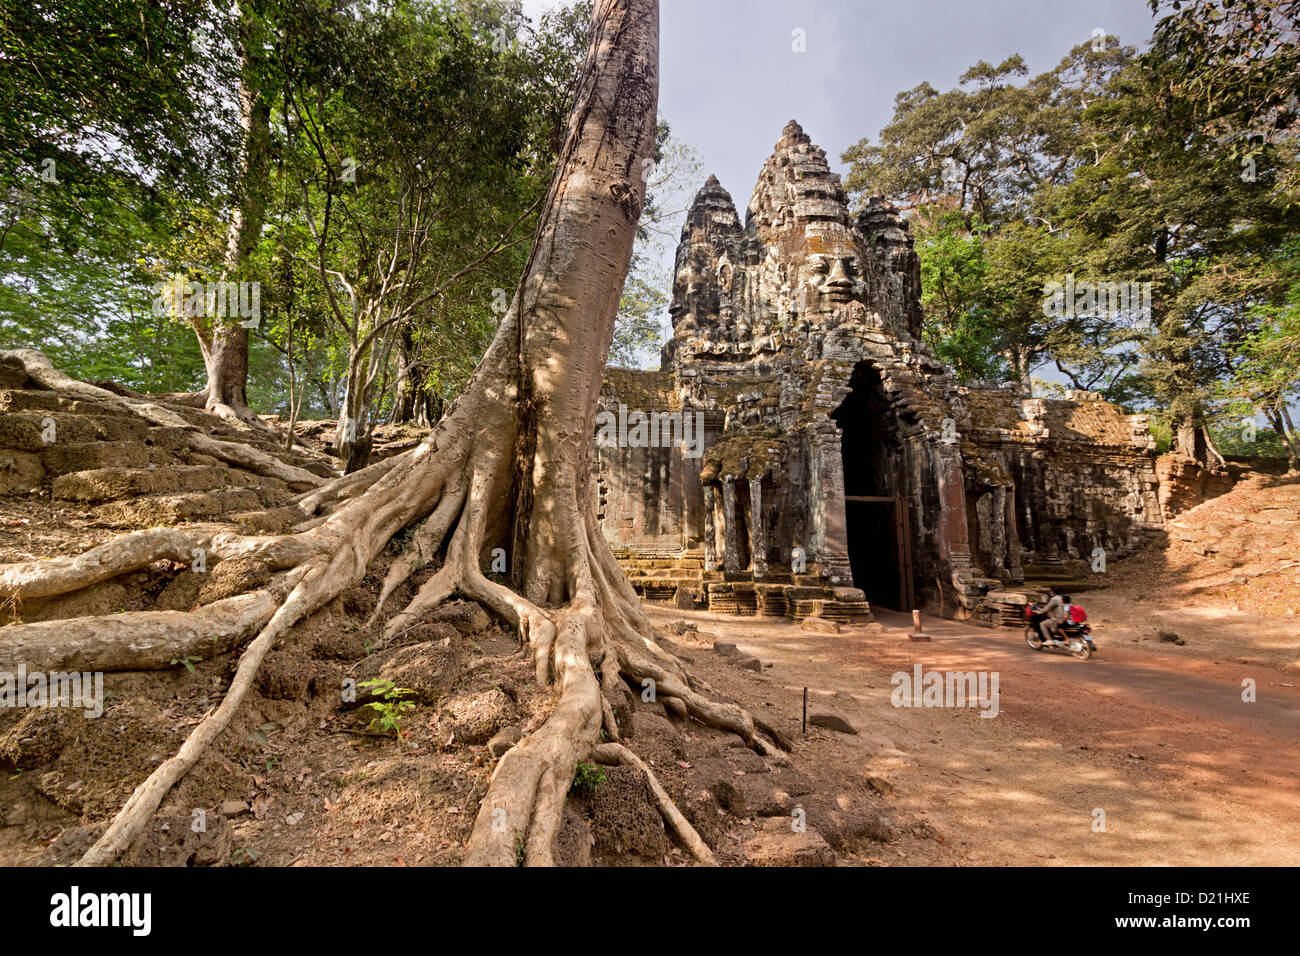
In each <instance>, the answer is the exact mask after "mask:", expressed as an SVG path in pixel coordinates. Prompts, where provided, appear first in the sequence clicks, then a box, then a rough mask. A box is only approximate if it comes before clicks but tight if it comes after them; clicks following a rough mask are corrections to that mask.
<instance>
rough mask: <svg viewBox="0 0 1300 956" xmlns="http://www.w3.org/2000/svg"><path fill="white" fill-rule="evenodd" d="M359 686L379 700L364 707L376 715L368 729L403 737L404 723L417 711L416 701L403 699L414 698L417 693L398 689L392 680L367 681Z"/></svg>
mask: <svg viewBox="0 0 1300 956" xmlns="http://www.w3.org/2000/svg"><path fill="white" fill-rule="evenodd" d="M357 686H358V687H361V688H363V689H367V690H369V691H370V695H371V696H372V697H378V698H379V700H372V701H370V702H368V703H366V704H364V705H363V706H364V707H368V708H370V709H371V710H373V711H374V712H375V715H376V716H375V717H374V718H373V719H372V720H371V721H370V723H369V724H367V725H366V726H367V729H369V730H373V731H376V732H377V733H381V734H387V733H391V734H392V735H393V736H394V737H400V736H402V721H403V720H404V719H405V716H406V715H407V714H409V713H410V712H411V711H413V710H415V702H414V701H410V700H403V699H402V698H404V697H411V696H413V695H414V694H415V691H413V690H410V689H409V688H406V687H398V686H397V685H395V684H394V683H393V682H392V681H391V680H378V679H375V680H366V681H362V682H361V683H359V684H358V685H357Z"/></svg>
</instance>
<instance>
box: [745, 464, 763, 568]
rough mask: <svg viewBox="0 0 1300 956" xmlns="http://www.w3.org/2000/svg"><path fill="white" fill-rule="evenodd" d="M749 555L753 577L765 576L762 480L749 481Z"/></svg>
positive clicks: (753, 479)
mask: <svg viewBox="0 0 1300 956" xmlns="http://www.w3.org/2000/svg"><path fill="white" fill-rule="evenodd" d="M749 555H750V562H751V564H750V567H751V568H752V569H753V571H754V574H755V575H763V574H767V523H766V521H765V518H764V514H763V479H762V478H751V479H749Z"/></svg>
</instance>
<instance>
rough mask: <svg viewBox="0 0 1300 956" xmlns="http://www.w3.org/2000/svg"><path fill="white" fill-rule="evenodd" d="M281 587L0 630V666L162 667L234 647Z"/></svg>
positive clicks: (267, 615)
mask: <svg viewBox="0 0 1300 956" xmlns="http://www.w3.org/2000/svg"><path fill="white" fill-rule="evenodd" d="M284 594H285V592H284V589H283V588H280V589H266V590H261V591H251V592H249V593H248V594H240V595H236V596H235V597H230V598H225V599H224V600H221V601H214V602H212V603H211V604H207V605H204V606H203V607H200V608H196V609H195V610H193V611H134V612H130V613H126V614H106V615H104V616H102V617H79V618H73V619H71V620H66V621H38V622H36V623H34V624H11V625H9V626H8V627H4V628H0V671H7V672H9V673H13V672H15V671H17V670H18V667H19V665H20V664H21V665H24V666H26V668H27V670H28V671H36V670H43V671H47V672H48V671H73V670H77V671H143V670H164V669H166V668H167V667H171V666H175V665H174V663H173V662H175V661H178V660H182V659H184V658H194V659H198V660H208V659H210V658H212V657H215V656H217V655H219V654H225V653H227V652H229V651H230V650H232V649H234V648H235V647H237V646H238V645H239V643H240V642H241V641H243V640H245V639H246V638H247V637H248V636H249V635H250V634H253V633H255V632H256V631H257V630H258V629H259V628H261V627H262V626H263V625H265V624H266V623H267V621H269V620H271V617H272V616H273V615H274V614H275V611H276V608H278V607H279V606H280V601H281V600H283V598H284Z"/></svg>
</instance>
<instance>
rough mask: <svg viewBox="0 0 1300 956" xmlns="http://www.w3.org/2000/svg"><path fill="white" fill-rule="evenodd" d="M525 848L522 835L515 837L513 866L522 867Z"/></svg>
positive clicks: (525, 844)
mask: <svg viewBox="0 0 1300 956" xmlns="http://www.w3.org/2000/svg"><path fill="white" fill-rule="evenodd" d="M526 846H527V843H526V841H525V840H524V835H523V834H522V833H520V834H518V835H517V836H516V837H515V866H523V865H524V849H525V847H526Z"/></svg>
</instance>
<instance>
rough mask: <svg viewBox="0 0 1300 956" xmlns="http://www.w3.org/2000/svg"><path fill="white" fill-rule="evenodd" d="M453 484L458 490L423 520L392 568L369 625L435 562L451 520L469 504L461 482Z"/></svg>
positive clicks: (445, 497) (381, 589)
mask: <svg viewBox="0 0 1300 956" xmlns="http://www.w3.org/2000/svg"><path fill="white" fill-rule="evenodd" d="M453 487H455V489H456V490H454V491H452V492H451V493H449V494H447V495H445V496H444V497H443V499H442V500H441V501H440V502H438V507H437V508H435V509H434V511H433V514H431V515H429V517H427V518H425V519H424V521H422V522H420V525H419V527H417V528H416V529H415V534H414V535H412V536H411V541H410V544H409V545H408V546H407V548H406V550H405V551H403V552H402V553H401V554H400V555H399V556H398V558H397V560H396V561H394V562H393V563H392V565H391V566H390V567H389V569H388V573H387V574H386V575H385V576H384V583H383V586H382V587H381V588H380V591H379V599H378V600H377V601H376V602H375V610H374V611H373V612H372V613H371V615H370V618H369V620H367V621H366V626H367V627H369V626H370V625H372V624H373V623H374V622H375V621H376V620H377V619H378V618H379V615H380V614H381V613H383V610H384V605H385V604H387V603H388V599H389V597H391V596H392V593H393V592H394V591H395V590H397V588H399V587H401V586H402V585H403V584H405V583H406V581H407V579H408V578H410V576H411V575H412V574H414V573H415V572H416V571H418V570H419V569H420V568H422V567H424V566H425V565H426V564H428V563H429V562H430V561H432V560H433V558H434V556H435V555H436V554H437V553H438V549H439V548H440V547H441V546H442V542H443V539H444V538H446V536H447V532H448V530H449V529H450V528H451V523H452V522H453V521H455V520H456V517H457V515H459V514H460V509H461V506H462V505H463V504H464V503H465V492H464V490H463V489H462V488H460V487H459V483H458V482H455V481H453Z"/></svg>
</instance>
